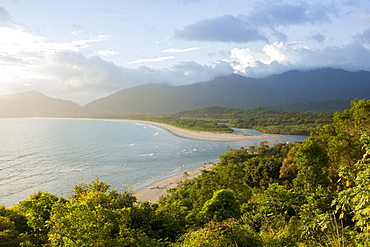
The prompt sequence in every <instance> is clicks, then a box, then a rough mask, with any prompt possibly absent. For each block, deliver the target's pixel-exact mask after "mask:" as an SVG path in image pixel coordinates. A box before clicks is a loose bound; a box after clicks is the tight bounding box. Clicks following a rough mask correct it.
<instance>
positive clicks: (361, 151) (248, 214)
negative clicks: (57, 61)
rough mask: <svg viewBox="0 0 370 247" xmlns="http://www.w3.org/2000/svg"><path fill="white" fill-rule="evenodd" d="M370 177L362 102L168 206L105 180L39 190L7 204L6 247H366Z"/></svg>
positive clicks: (235, 154) (191, 185) (177, 195)
mask: <svg viewBox="0 0 370 247" xmlns="http://www.w3.org/2000/svg"><path fill="white" fill-rule="evenodd" d="M185 175H186V174H184V176H185ZM369 176H370V101H365V100H355V101H353V102H352V108H351V109H349V110H345V111H343V112H340V113H339V112H338V113H335V114H334V117H333V122H332V123H330V124H326V125H323V126H319V127H317V128H315V129H314V130H313V131H312V132H311V135H310V137H309V138H308V139H307V140H306V141H304V142H301V143H295V144H292V143H276V144H275V145H274V146H272V147H270V146H268V145H267V143H266V142H262V143H260V145H259V146H251V147H249V148H247V149H243V148H240V149H230V150H229V151H228V152H226V153H225V154H224V155H222V156H221V157H220V162H219V163H218V164H217V165H215V166H214V168H213V169H212V170H204V171H203V172H202V174H201V175H200V176H199V177H198V178H195V179H191V180H187V181H185V182H183V183H181V184H180V186H179V187H178V188H175V189H171V190H170V191H169V194H168V195H167V196H165V197H162V198H161V200H160V201H159V202H158V203H151V202H137V201H136V198H135V196H134V194H133V193H132V192H130V191H124V192H120V193H119V192H117V191H114V190H111V191H109V185H107V184H105V183H104V182H101V181H99V180H98V179H96V180H94V181H92V182H91V183H90V184H81V185H77V186H75V187H74V188H73V192H72V194H71V196H70V197H69V198H62V197H58V196H55V195H52V194H50V193H48V192H41V191H39V192H36V193H35V194H33V195H30V197H29V198H28V199H26V200H24V201H20V202H19V203H18V204H16V205H14V206H13V207H10V208H6V207H0V245H1V246H19V245H22V246H173V247H174V246H178V247H185V246H199V247H200V246H202V247H203V246H206V247H207V246H209V247H214V246H225V247H226V246H251V247H252V246H253V247H255V246H299V247H303V246H346V247H351V246H363V247H365V246H370V180H369ZM185 177H186V176H185Z"/></svg>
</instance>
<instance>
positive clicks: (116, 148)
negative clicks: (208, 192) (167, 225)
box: [0, 118, 306, 206]
mask: <svg viewBox="0 0 370 247" xmlns="http://www.w3.org/2000/svg"><path fill="white" fill-rule="evenodd" d="M238 131H242V132H247V133H254V134H260V133H258V132H255V131H253V130H240V129H239V130H238ZM305 138H306V137H304V136H284V135H275V136H274V138H272V139H268V140H267V141H269V143H270V144H273V143H275V142H276V141H279V142H295V141H302V140H304V139H305ZM261 141H264V139H260V140H251V141H203V140H194V139H189V138H183V137H179V136H176V135H174V134H172V133H171V132H169V131H167V130H165V129H163V128H161V127H157V126H154V125H151V124H143V123H138V122H127V121H114V120H109V121H107V120H81V119H32V118H28V119H0V148H1V149H0V150H1V155H0V204H4V205H6V206H11V205H12V204H14V203H17V202H18V201H20V200H24V199H26V198H27V197H28V195H30V194H32V193H34V192H36V191H37V190H43V191H48V192H50V193H53V194H56V195H59V196H66V197H68V196H69V194H70V191H71V190H72V186H74V185H77V184H80V183H89V182H90V181H92V180H94V179H95V178H99V179H100V180H101V181H105V182H106V183H108V184H110V185H111V186H112V187H111V188H112V189H117V190H119V191H122V190H124V189H137V188H140V187H142V186H144V185H147V184H149V183H151V182H153V181H155V180H156V179H160V178H162V177H165V176H170V175H173V174H177V173H182V172H184V171H189V170H191V169H193V168H197V167H200V166H202V165H203V164H204V163H209V162H214V161H217V160H218V159H219V156H220V155H222V154H223V153H225V151H226V149H227V147H232V148H239V147H248V146H250V145H256V144H257V145H258V144H259V142H261Z"/></svg>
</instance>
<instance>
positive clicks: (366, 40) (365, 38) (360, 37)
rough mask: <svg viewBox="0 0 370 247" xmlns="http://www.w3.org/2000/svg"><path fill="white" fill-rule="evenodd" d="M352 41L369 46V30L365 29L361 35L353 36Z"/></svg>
mask: <svg viewBox="0 0 370 247" xmlns="http://www.w3.org/2000/svg"><path fill="white" fill-rule="evenodd" d="M354 39H355V40H356V41H358V42H363V43H367V44H370V28H368V29H365V30H364V31H363V32H362V33H361V34H357V35H355V36H354Z"/></svg>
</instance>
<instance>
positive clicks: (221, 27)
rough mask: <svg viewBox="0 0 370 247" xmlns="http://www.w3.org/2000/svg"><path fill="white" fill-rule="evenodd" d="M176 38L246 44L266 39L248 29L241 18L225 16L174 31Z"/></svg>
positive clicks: (250, 28)
mask: <svg viewBox="0 0 370 247" xmlns="http://www.w3.org/2000/svg"><path fill="white" fill-rule="evenodd" d="M176 38H180V39H185V40H197V41H213V42H226V43H229V42H235V43H246V42H252V41H259V40H262V41H266V42H268V39H267V38H266V36H264V35H263V34H262V33H261V32H259V31H258V30H257V29H255V28H252V27H250V26H249V25H248V24H247V23H246V22H245V20H244V18H243V16H238V17H234V16H232V15H225V16H220V17H216V18H213V19H206V20H202V21H198V22H196V23H194V24H191V25H188V26H185V27H184V28H183V29H182V30H176Z"/></svg>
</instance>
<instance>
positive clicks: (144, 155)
mask: <svg viewBox="0 0 370 247" xmlns="http://www.w3.org/2000/svg"><path fill="white" fill-rule="evenodd" d="M138 156H141V157H148V156H154V153H151V154H139V155H138Z"/></svg>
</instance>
